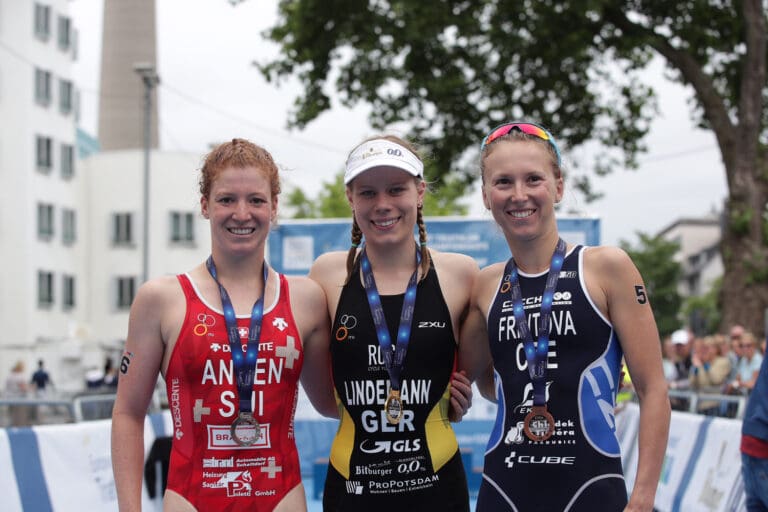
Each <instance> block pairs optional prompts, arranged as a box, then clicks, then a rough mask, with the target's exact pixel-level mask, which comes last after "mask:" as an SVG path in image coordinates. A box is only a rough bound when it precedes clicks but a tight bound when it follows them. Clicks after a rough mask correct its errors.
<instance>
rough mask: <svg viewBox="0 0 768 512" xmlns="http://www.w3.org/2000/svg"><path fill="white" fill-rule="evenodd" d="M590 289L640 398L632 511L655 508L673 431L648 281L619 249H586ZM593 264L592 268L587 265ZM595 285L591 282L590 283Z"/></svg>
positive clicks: (630, 503)
mask: <svg viewBox="0 0 768 512" xmlns="http://www.w3.org/2000/svg"><path fill="white" fill-rule="evenodd" d="M587 257H588V258H589V259H588V260H585V268H588V269H589V270H588V271H587V274H588V278H589V280H590V281H591V280H592V279H591V278H592V277H594V278H595V281H596V283H598V286H599V290H596V289H594V288H593V287H590V294H591V295H592V296H593V298H595V299H596V302H597V303H598V307H601V306H602V307H604V308H605V310H604V311H605V312H606V313H607V315H608V317H609V319H610V321H611V323H612V324H613V326H614V329H615V330H616V333H617V334H618V336H619V340H620V341H621V347H622V349H623V351H624V357H625V360H626V362H627V367H628V369H629V373H630V375H632V383H633V384H634V386H635V392H636V394H637V397H638V399H639V402H640V429H639V441H638V446H639V457H638V464H637V476H636V478H635V486H634V489H633V490H632V494H631V496H630V499H629V504H628V505H627V510H633V511H634V510H641V511H648V512H650V511H651V510H653V504H654V499H655V495H656V487H657V485H658V482H659V475H660V473H661V465H662V462H663V460H664V453H665V451H666V446H667V437H668V434H669V419H670V406H669V397H668V396H667V384H666V381H665V379H664V372H663V369H662V362H661V342H660V341H659V334H658V330H657V328H656V321H655V320H654V317H653V312H652V310H651V306H650V302H649V299H648V295H647V292H646V289H645V284H644V283H643V279H642V277H641V276H640V272H638V270H637V267H635V265H634V263H632V260H631V259H630V258H629V256H628V255H627V254H626V253H625V252H624V251H623V250H621V249H618V248H615V247H597V248H593V249H589V250H588V251H587V253H586V256H585V258H587ZM587 265H588V267H587ZM588 286H589V285H588Z"/></svg>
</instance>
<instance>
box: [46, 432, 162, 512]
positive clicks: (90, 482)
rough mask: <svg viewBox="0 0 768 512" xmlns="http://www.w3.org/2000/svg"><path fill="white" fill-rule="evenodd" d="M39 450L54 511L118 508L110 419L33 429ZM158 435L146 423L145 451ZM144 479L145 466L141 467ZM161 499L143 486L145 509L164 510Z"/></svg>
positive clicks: (143, 507) (143, 506)
mask: <svg viewBox="0 0 768 512" xmlns="http://www.w3.org/2000/svg"><path fill="white" fill-rule="evenodd" d="M33 430H34V432H35V434H36V436H37V442H38V446H39V451H40V463H41V466H42V468H43V473H44V475H45V482H46V485H47V487H48V494H49V496H50V502H51V505H52V507H53V510H55V511H57V512H58V511H70V510H71V511H73V512H74V511H80V510H83V509H84V505H86V504H87V507H85V508H89V509H92V510H100V511H110V510H115V511H116V510H117V493H116V491H115V480H114V475H113V473H112V457H111V452H110V435H111V420H101V421H91V422H85V423H77V424H71V425H45V426H40V427H34V428H33ZM154 440H155V434H154V431H153V429H152V426H151V425H150V423H149V421H145V423H144V453H145V456H146V454H147V453H148V452H149V449H150V447H151V446H152V443H153V442H154ZM141 477H142V481H143V478H144V469H143V465H142V469H141ZM160 501H161V500H159V499H158V500H154V501H153V500H150V499H149V495H148V494H147V490H146V485H142V509H143V510H161V509H162V507H161V506H160V505H159V502H160Z"/></svg>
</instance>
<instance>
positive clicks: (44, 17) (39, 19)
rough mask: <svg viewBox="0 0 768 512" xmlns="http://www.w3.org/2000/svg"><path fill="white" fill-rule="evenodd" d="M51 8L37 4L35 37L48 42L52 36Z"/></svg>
mask: <svg viewBox="0 0 768 512" xmlns="http://www.w3.org/2000/svg"><path fill="white" fill-rule="evenodd" d="M50 20H51V8H50V7H49V6H47V5H43V4H37V3H36V4H35V36H36V37H37V38H38V39H42V40H43V41H47V40H48V37H49V36H50V35H51V22H50Z"/></svg>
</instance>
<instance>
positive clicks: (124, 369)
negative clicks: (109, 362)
mask: <svg viewBox="0 0 768 512" xmlns="http://www.w3.org/2000/svg"><path fill="white" fill-rule="evenodd" d="M131 359H133V352H128V351H127V350H126V351H125V352H123V358H122V359H121V360H120V373H122V374H123V375H125V374H126V373H128V366H129V365H130V364H131Z"/></svg>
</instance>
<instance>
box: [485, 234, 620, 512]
mask: <svg viewBox="0 0 768 512" xmlns="http://www.w3.org/2000/svg"><path fill="white" fill-rule="evenodd" d="M584 251H585V248H583V247H581V246H577V247H576V248H574V249H573V250H572V251H571V252H570V253H569V254H568V255H567V256H566V258H565V262H564V264H563V268H562V270H561V272H560V278H559V280H558V282H557V288H556V290H555V294H554V300H553V306H552V317H551V322H550V323H551V325H552V328H551V333H550V342H549V343H550V344H549V355H548V360H547V374H546V397H547V408H548V411H549V412H550V413H551V414H552V416H553V418H554V420H555V431H554V434H553V435H552V437H550V438H549V439H548V440H546V441H542V442H534V441H531V440H529V439H528V437H526V435H525V433H524V432H523V420H524V418H525V416H526V414H527V413H528V412H529V411H530V409H531V405H532V403H533V388H532V384H531V380H530V377H529V375H528V369H527V362H526V359H525V354H524V352H523V344H522V341H521V339H520V334H519V332H518V330H517V329H515V317H514V313H513V311H512V302H511V296H510V294H509V292H508V291H506V287H505V292H506V293H501V292H500V288H501V286H502V284H503V282H504V279H502V280H501V281H500V282H499V288H498V289H497V290H498V291H497V293H496V296H495V297H494V299H493V303H492V305H491V307H490V309H489V312H488V341H489V343H490V349H491V355H492V356H493V365H494V373H495V378H496V395H497V397H498V405H499V407H498V412H497V416H496V423H495V425H494V427H493V431H492V432H491V436H490V439H489V441H488V448H487V451H486V454H485V464H484V470H483V481H482V483H481V485H480V493H479V496H478V501H477V511H478V512H491V511H493V512H495V511H502V510H510V511H520V512H528V511H536V512H539V511H544V512H560V511H569V512H575V511H589V512H594V511H601V512H602V511H608V512H613V511H621V510H623V509H624V507H625V505H626V504H627V489H626V486H625V483H624V476H623V473H622V468H621V458H620V455H621V454H620V450H619V442H618V439H617V437H616V423H615V420H614V415H613V410H614V405H615V403H616V402H615V398H616V393H617V390H618V385H619V372H620V365H621V358H622V350H621V347H620V345H619V339H618V337H617V336H616V333H615V332H614V331H613V327H612V325H611V324H610V323H609V322H608V319H607V318H605V317H604V316H603V315H602V314H601V313H600V311H599V310H598V309H597V307H596V306H595V304H594V302H592V299H591V298H590V296H589V294H588V292H587V289H586V286H585V284H584V275H583V254H584ZM546 278H547V272H543V273H541V274H537V275H530V274H527V275H526V274H523V273H522V272H520V287H521V290H522V296H523V304H524V308H525V315H526V318H527V321H528V325H529V327H530V330H531V335H532V336H533V339H534V340H536V339H537V336H538V322H539V314H540V310H541V296H542V293H543V291H544V285H545V280H546Z"/></svg>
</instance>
